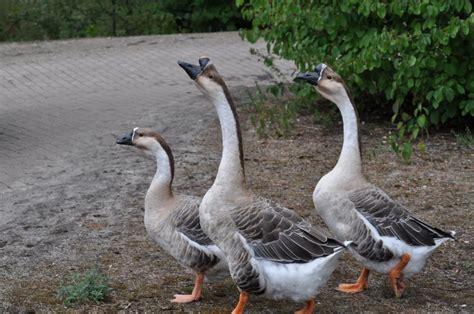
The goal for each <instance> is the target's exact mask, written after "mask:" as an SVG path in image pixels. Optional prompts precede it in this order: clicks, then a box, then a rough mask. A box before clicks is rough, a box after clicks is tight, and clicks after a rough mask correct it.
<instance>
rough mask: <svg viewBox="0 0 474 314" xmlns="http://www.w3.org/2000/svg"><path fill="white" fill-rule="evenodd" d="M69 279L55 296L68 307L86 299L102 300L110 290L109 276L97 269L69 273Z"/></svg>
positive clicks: (96, 301) (97, 301)
mask: <svg viewBox="0 0 474 314" xmlns="http://www.w3.org/2000/svg"><path fill="white" fill-rule="evenodd" d="M70 281H71V283H70V284H69V285H66V286H62V287H60V288H59V289H58V290H57V291H56V294H57V297H58V298H59V299H60V300H62V301H63V303H64V305H66V306H68V307H69V306H72V305H75V304H80V303H83V302H87V301H92V302H95V303H100V302H103V301H104V300H105V299H106V298H107V296H108V294H109V293H110V291H111V288H110V286H109V277H108V276H107V275H104V274H102V273H100V272H99V271H98V270H91V271H88V272H86V273H84V274H79V273H75V274H73V275H71V277H70Z"/></svg>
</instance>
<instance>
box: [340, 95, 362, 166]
mask: <svg viewBox="0 0 474 314" xmlns="http://www.w3.org/2000/svg"><path fill="white" fill-rule="evenodd" d="M334 102H335V103H336V105H337V107H338V108H339V110H340V112H341V115H342V122H343V128H344V143H343V145H342V151H341V154H340V156H339V160H338V161H337V164H336V166H335V167H334V169H341V168H343V169H350V170H351V171H350V172H351V173H354V174H362V160H361V155H360V146H359V133H358V132H359V130H358V122H359V121H358V117H357V112H356V109H355V107H354V105H353V104H352V102H351V99H350V98H349V96H348V94H347V92H345V91H344V93H343V94H342V95H340V96H339V97H337V98H336V99H334Z"/></svg>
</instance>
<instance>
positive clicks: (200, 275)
mask: <svg viewBox="0 0 474 314" xmlns="http://www.w3.org/2000/svg"><path fill="white" fill-rule="evenodd" d="M117 144H121V145H132V146H135V147H138V148H140V149H142V150H144V151H147V152H149V153H150V154H152V155H153V156H154V157H155V158H156V163H157V169H156V173H155V176H154V177H153V180H152V181H151V184H150V187H149V189H148V191H147V193H146V197H145V228H146V231H147V233H148V236H149V237H150V238H151V239H152V240H153V241H155V242H156V243H157V244H158V245H159V246H160V247H161V248H162V249H163V250H165V251H166V252H167V253H168V254H170V255H171V256H173V257H174V258H175V259H176V260H177V261H178V262H179V263H180V264H181V265H183V266H185V267H187V268H189V269H191V270H193V271H194V272H196V273H197V276H196V281H195V285H194V289H193V292H192V293H191V294H189V295H179V294H176V295H174V297H175V298H174V299H173V300H171V302H177V303H188V302H193V301H198V300H199V299H201V286H202V283H203V280H204V278H205V277H206V278H209V279H220V278H223V277H225V276H227V275H228V274H229V271H228V268H227V263H226V259H225V256H224V254H223V253H222V251H221V250H220V249H219V248H218V247H217V246H216V245H215V244H214V243H213V242H212V241H211V239H209V237H208V236H207V235H206V234H205V233H204V232H203V231H202V229H201V225H200V222H199V204H200V202H201V199H200V198H198V197H194V196H187V195H175V194H174V193H173V190H172V183H173V177H174V159H173V154H172V153H171V149H170V147H169V146H168V144H167V143H166V142H165V140H164V139H163V138H162V137H161V136H160V134H158V133H157V132H154V131H152V130H150V129H144V128H135V129H133V131H132V132H129V133H127V134H126V135H124V136H122V137H120V138H118V139H117Z"/></svg>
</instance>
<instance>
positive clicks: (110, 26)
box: [0, 0, 248, 41]
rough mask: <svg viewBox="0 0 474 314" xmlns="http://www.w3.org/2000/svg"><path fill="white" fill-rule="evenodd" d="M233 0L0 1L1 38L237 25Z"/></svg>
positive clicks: (184, 30)
mask: <svg viewBox="0 0 474 314" xmlns="http://www.w3.org/2000/svg"><path fill="white" fill-rule="evenodd" d="M244 25H248V23H244V21H243V19H242V16H241V13H240V10H239V9H238V8H237V7H236V6H235V4H234V0H226V1H218V0H133V1H131V0H81V1H77V0H41V1H40V0H1V1H0V41H6V40H13V41H19V40H43V39H61V38H73V37H95V36H127V35H128V36H130V35H148V34H169V33H189V32H210V31H222V30H236V29H238V28H240V27H242V26H244Z"/></svg>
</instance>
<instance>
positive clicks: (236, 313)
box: [232, 292, 249, 314]
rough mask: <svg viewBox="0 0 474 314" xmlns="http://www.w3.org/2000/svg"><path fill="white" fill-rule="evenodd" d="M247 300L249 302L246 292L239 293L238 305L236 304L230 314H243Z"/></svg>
mask: <svg viewBox="0 0 474 314" xmlns="http://www.w3.org/2000/svg"><path fill="white" fill-rule="evenodd" d="M248 300H249V295H248V294H247V293H246V292H240V297H239V303H238V304H237V306H236V307H235V309H234V310H233V311H232V314H243V313H244V308H245V305H246V304H247V301H248Z"/></svg>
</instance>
